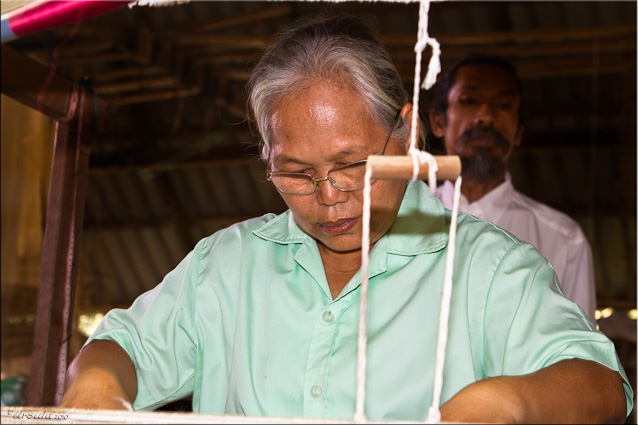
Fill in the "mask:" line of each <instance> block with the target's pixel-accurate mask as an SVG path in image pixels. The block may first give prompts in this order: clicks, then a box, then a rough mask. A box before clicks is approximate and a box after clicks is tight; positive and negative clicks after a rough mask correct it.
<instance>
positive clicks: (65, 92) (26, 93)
mask: <svg viewBox="0 0 638 425" xmlns="http://www.w3.org/2000/svg"><path fill="white" fill-rule="evenodd" d="M49 78H51V70H50V69H49V68H48V67H46V66H44V65H42V64H40V63H38V62H36V61H34V60H33V59H31V58H29V57H27V56H25V55H23V54H21V53H18V52H17V51H16V50H14V49H12V48H11V47H9V46H7V45H4V44H3V45H2V74H1V79H2V86H1V89H2V93H4V94H5V95H7V96H9V97H11V98H13V99H15V100H17V101H18V102H20V103H23V104H25V105H26V106H28V107H30V108H33V109H35V110H38V111H40V112H42V113H43V114H45V115H47V116H49V117H51V118H52V119H54V120H59V119H62V118H65V117H66V115H67V111H69V109H70V103H71V94H72V92H73V84H74V83H73V81H71V80H68V79H66V78H63V77H60V76H59V75H54V76H53V78H51V81H50V83H49V84H46V83H47V81H48V79H49ZM39 96H40V97H39Z"/></svg>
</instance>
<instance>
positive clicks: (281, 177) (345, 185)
mask: <svg viewBox="0 0 638 425" xmlns="http://www.w3.org/2000/svg"><path fill="white" fill-rule="evenodd" d="M399 117H400V114H399V113H397V119H396V121H395V122H394V125H393V126H392V129H391V130H390V133H389V134H388V138H387V139H386V141H385V145H383V150H382V151H381V155H383V154H384V153H385V149H386V147H387V146H388V142H389V141H390V136H392V132H393V131H394V129H395V128H396V126H397V124H398V122H399ZM269 162H270V161H269ZM367 162H368V161H367V160H365V159H363V160H361V161H356V162H350V163H348V164H343V165H339V166H338V167H334V168H332V169H330V170H329V171H328V172H327V173H326V176H325V177H316V178H315V177H313V176H312V175H311V174H308V173H288V172H285V171H270V169H269V170H268V172H267V174H266V179H267V180H268V181H269V182H272V184H273V185H274V186H275V188H276V189H277V190H278V191H279V192H281V193H285V194H287V195H311V194H313V193H315V191H316V190H317V186H318V185H319V183H321V182H323V181H329V182H330V184H332V185H333V186H334V187H335V188H337V189H338V190H340V191H342V192H353V191H355V190H360V189H363V186H364V185H365V173H366V163H367ZM374 182H376V179H373V180H372V181H371V182H370V183H371V184H373V183H374Z"/></svg>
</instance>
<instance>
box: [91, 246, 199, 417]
mask: <svg viewBox="0 0 638 425" xmlns="http://www.w3.org/2000/svg"><path fill="white" fill-rule="evenodd" d="M204 242H205V240H203V241H200V243H199V244H198V245H197V246H196V247H195V249H194V250H193V251H191V252H190V253H189V254H188V255H187V256H186V257H185V258H184V259H183V260H182V261H181V262H180V264H179V265H178V266H177V267H176V268H175V269H173V270H172V271H171V272H169V273H168V274H167V275H166V276H165V277H164V279H163V281H162V282H161V283H160V284H159V285H157V286H156V287H155V288H153V289H152V290H150V291H148V292H146V293H144V294H142V295H140V296H139V297H138V298H137V299H136V300H135V302H134V303H133V304H132V305H131V307H129V308H128V309H126V310H122V309H114V310H111V311H109V312H108V313H107V314H106V316H105V317H104V319H103V320H102V322H101V323H100V325H99V326H98V328H97V329H96V331H95V332H94V333H93V335H92V336H91V338H90V339H89V340H88V341H87V343H86V344H89V343H90V342H91V341H93V340H96V339H99V340H103V339H105V340H110V341H113V342H115V343H117V344H119V345H120V346H121V347H122V348H123V349H124V350H125V351H126V352H127V353H128V355H129V356H130V358H131V360H132V361H133V364H134V366H135V371H136V373H137V386H138V391H137V397H136V398H135V402H134V403H133V407H134V408H135V409H136V410H152V409H154V408H157V407H159V406H161V405H163V404H166V403H168V402H170V401H173V400H177V399H179V398H182V397H184V396H186V395H188V394H190V393H192V392H193V381H194V370H195V362H196V360H195V357H196V352H197V343H196V340H195V338H194V332H195V331H194V318H195V316H196V310H197V305H196V300H197V283H198V278H199V264H200V253H201V251H202V245H203V244H204ZM86 344H85V346H86Z"/></svg>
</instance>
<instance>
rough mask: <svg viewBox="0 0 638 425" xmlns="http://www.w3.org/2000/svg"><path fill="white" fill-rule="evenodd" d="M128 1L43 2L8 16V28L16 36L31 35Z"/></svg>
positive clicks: (83, 0)
mask: <svg viewBox="0 0 638 425" xmlns="http://www.w3.org/2000/svg"><path fill="white" fill-rule="evenodd" d="M128 3H130V2H129V1H97V0H94V1H92V0H80V1H43V2H39V3H38V4H36V5H34V6H26V7H24V8H23V9H18V10H16V11H15V14H11V16H9V27H10V28H11V30H12V31H13V33H14V34H15V35H16V36H22V35H27V34H32V33H34V32H38V31H43V30H46V29H49V28H53V27H57V26H60V25H64V24H68V23H71V22H77V21H80V20H82V19H86V18H90V17H93V16H96V15H99V14H102V13H105V12H109V11H111V10H114V9H117V8H120V7H123V6H125V5H126V4H128Z"/></svg>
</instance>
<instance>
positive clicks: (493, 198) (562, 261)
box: [436, 173, 596, 323]
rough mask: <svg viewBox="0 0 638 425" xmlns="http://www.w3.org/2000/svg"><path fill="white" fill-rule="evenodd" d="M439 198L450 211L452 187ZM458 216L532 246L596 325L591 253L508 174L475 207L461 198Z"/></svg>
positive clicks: (570, 223) (569, 225)
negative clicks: (487, 224)
mask: <svg viewBox="0 0 638 425" xmlns="http://www.w3.org/2000/svg"><path fill="white" fill-rule="evenodd" d="M436 196H438V197H439V199H441V201H442V202H443V205H444V206H445V208H448V209H452V202H453V197H454V185H453V184H452V183H451V182H450V181H446V182H445V183H444V184H443V185H441V186H439V187H438V188H437V190H436ZM459 211H461V212H465V213H468V214H471V215H473V216H475V217H477V218H480V219H482V220H486V221H489V222H492V223H494V224H496V225H497V226H498V227H500V228H502V229H505V230H507V231H508V232H510V233H512V234H513V235H514V236H516V237H517V238H518V239H520V240H522V241H525V242H528V243H530V244H532V245H534V247H536V249H537V250H538V252H540V254H541V255H543V256H544V257H545V258H547V259H548V260H549V262H550V263H551V265H552V266H553V267H554V270H555V271H556V275H557V276H558V280H559V282H560V286H561V289H562V291H563V294H564V295H565V296H566V297H567V298H569V299H570V300H572V301H574V302H575V303H576V304H578V305H579V306H580V308H581V309H582V310H583V311H584V312H585V314H586V315H587V317H589V319H590V320H591V321H592V323H596V322H595V317H594V312H595V310H596V286H595V283H594V265H593V259H592V253H591V248H590V246H589V243H588V242H587V239H586V238H585V234H584V233H583V231H582V229H581V228H580V226H579V225H578V223H576V222H575V221H574V220H573V219H571V218H570V217H569V216H567V215H566V214H564V213H562V212H560V211H558V210H555V209H554V208H551V207H549V206H547V205H545V204H542V203H540V202H538V201H535V200H533V199H531V198H529V197H527V196H525V195H523V194H522V193H520V192H518V191H517V190H515V189H514V186H513V185H512V181H511V176H510V175H509V173H507V174H506V176H505V181H504V182H503V183H501V184H500V185H499V186H497V187H496V188H495V189H493V190H491V191H490V192H489V193H487V194H486V195H485V196H483V197H482V198H481V199H479V200H477V201H475V202H472V203H469V202H468V200H467V198H466V197H465V196H463V195H461V199H460V201H459Z"/></svg>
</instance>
